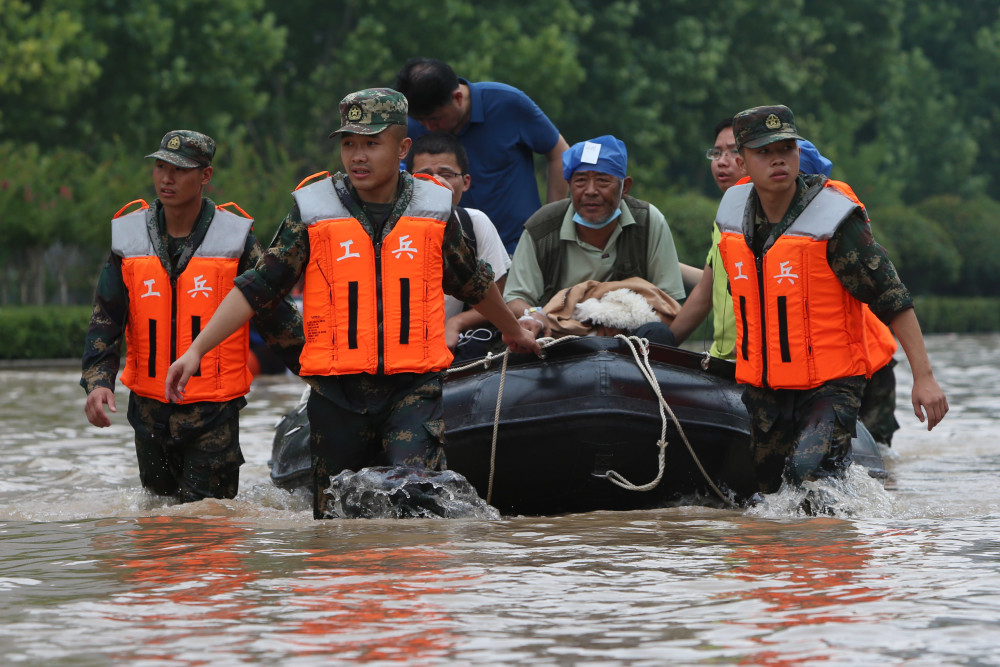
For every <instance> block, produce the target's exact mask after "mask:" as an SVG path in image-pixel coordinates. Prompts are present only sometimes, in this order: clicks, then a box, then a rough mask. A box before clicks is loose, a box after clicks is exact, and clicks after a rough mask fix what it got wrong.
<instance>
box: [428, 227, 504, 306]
mask: <svg viewBox="0 0 1000 667" xmlns="http://www.w3.org/2000/svg"><path fill="white" fill-rule="evenodd" d="M441 254H442V257H443V258H444V278H443V280H442V284H443V286H444V292H445V294H449V295H451V296H453V297H455V298H456V299H461V300H462V301H464V302H465V303H467V304H469V305H475V304H477V303H479V302H480V301H482V300H483V299H484V298H485V297H486V292H487V291H488V290H489V288H490V284H491V283H492V282H493V268H492V267H491V266H490V265H489V264H487V263H486V262H484V261H482V260H481V259H476V253H475V252H473V250H472V248H470V247H469V244H468V243H466V242H465V234H463V233H462V223H461V222H459V221H458V216H457V215H455V213H454V212H452V214H451V217H450V218H449V219H448V226H447V227H445V231H444V241H443V242H442V244H441Z"/></svg>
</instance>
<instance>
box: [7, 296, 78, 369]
mask: <svg viewBox="0 0 1000 667" xmlns="http://www.w3.org/2000/svg"><path fill="white" fill-rule="evenodd" d="M90 311H91V308H90V306H18V307H12V308H0V340H2V341H3V343H4V344H3V346H2V347H0V359H72V358H80V357H81V356H82V355H83V342H84V339H85V338H86V335H87V327H88V325H89V323H90Z"/></svg>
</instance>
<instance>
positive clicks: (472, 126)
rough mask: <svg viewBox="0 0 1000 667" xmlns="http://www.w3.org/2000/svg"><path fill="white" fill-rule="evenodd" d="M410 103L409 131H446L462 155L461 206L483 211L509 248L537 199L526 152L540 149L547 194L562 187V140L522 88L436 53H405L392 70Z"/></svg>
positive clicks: (554, 196)
mask: <svg viewBox="0 0 1000 667" xmlns="http://www.w3.org/2000/svg"><path fill="white" fill-rule="evenodd" d="M396 90H399V91H400V92H401V93H403V94H404V95H406V98H407V100H408V102H409V105H410V110H409V115H410V120H409V124H408V127H409V135H410V137H412V138H414V139H416V138H418V137H420V136H421V135H423V134H427V133H428V132H448V133H449V134H454V135H455V136H457V137H458V138H459V140H460V141H461V142H462V145H463V146H464V147H465V150H466V151H467V152H468V155H469V173H470V174H471V176H472V185H471V187H470V188H469V189H468V190H467V191H466V192H465V194H464V195H462V201H461V203H462V205H463V206H468V207H471V208H477V209H480V210H482V211H484V212H485V213H486V214H487V215H488V216H489V217H490V219H491V220H492V221H493V224H494V225H496V228H497V230H498V231H499V232H500V238H502V239H503V242H504V245H505V246H506V248H507V252H508V253H513V252H514V248H515V246H516V245H517V241H518V239H519V238H520V236H521V232H522V230H523V226H524V221H525V220H527V219H528V218H529V217H530V216H531V214H532V213H534V212H535V211H537V210H538V208H539V207H540V206H541V200H540V199H539V197H538V184H537V182H536V180H535V167H534V157H533V156H534V154H535V153H538V154H540V155H544V156H545V160H546V175H547V182H548V185H547V201H549V202H553V201H558V200H560V199H562V198H563V197H565V196H566V193H567V192H568V190H567V187H566V182H565V181H564V180H563V179H562V154H563V151H565V150H566V149H567V148H568V147H569V146H568V144H567V143H566V140H565V139H564V138H563V136H562V135H561V134H559V130H557V129H556V126H555V125H553V124H552V121H550V120H549V118H548V117H547V116H546V115H545V114H544V113H543V112H542V110H541V109H539V108H538V105H537V104H535V103H534V102H533V101H532V100H531V98H529V97H528V96H527V95H525V94H524V93H523V92H522V91H520V90H518V89H517V88H513V87H512V86H508V85H506V84H503V83H494V82H480V83H470V82H469V81H467V80H465V79H462V78H460V77H458V76H456V74H455V72H454V70H452V68H451V67H450V66H449V65H448V64H447V63H444V62H441V61H440V60H434V59H431V58H412V59H410V60H408V61H407V62H406V64H405V65H403V67H402V69H400V70H399V72H398V74H397V75H396Z"/></svg>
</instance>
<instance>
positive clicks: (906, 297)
mask: <svg viewBox="0 0 1000 667" xmlns="http://www.w3.org/2000/svg"><path fill="white" fill-rule="evenodd" d="M826 258H827V261H828V262H829V263H830V268H831V269H832V270H833V272H834V274H835V275H836V276H837V278H838V279H839V280H840V283H841V284H842V285H843V286H844V289H846V290H847V291H848V292H850V294H851V295H852V296H853V297H854V298H856V299H857V300H858V301H861V302H863V303H867V304H868V305H869V307H870V308H871V309H872V312H873V313H875V316H876V317H878V318H879V319H880V320H882V321H883V322H885V323H886V324H888V323H889V322H891V321H892V318H893V317H895V316H896V314H898V313H900V312H902V311H904V310H906V309H907V308H912V307H913V297H912V296H910V291H909V290H908V289H906V285H904V284H903V283H902V282H901V281H900V279H899V275H898V274H897V273H896V267H895V266H893V265H892V261H891V260H890V259H889V255H888V254H887V253H886V252H885V248H883V247H882V246H880V245H879V244H878V243H876V242H875V239H874V237H872V232H871V225H869V224H868V223H866V222H865V220H864V218H863V217H862V214H861V213H855V214H854V215H852V216H851V217H850V218H848V219H847V220H845V221H844V223H843V224H842V225H841V226H840V227H839V228H838V229H837V231H836V233H834V235H833V237H832V238H831V239H830V242H829V244H828V245H827V249H826Z"/></svg>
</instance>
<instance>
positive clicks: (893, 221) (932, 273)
mask: <svg viewBox="0 0 1000 667" xmlns="http://www.w3.org/2000/svg"><path fill="white" fill-rule="evenodd" d="M868 211H869V213H870V215H871V216H872V234H873V235H874V236H875V240H876V241H877V242H878V243H879V244H880V245H882V246H883V247H884V248H885V249H886V250H887V251H888V253H889V257H890V258H891V259H892V263H893V265H895V267H896V271H897V272H898V273H899V277H900V278H901V279H902V281H903V283H904V284H905V285H906V286H907V288H909V290H910V292H912V293H915V294H947V293H949V292H951V291H952V290H953V289H954V286H955V284H956V283H957V281H958V278H959V272H960V271H961V268H962V255H961V253H959V251H958V248H957V247H956V245H955V243H954V241H953V237H952V236H950V235H949V234H948V233H947V232H946V231H945V230H944V229H943V228H942V226H941V225H940V224H938V222H937V220H938V219H936V218H933V217H928V216H925V215H923V214H922V213H921V211H919V210H918V209H916V208H913V207H906V206H901V205H896V206H890V207H888V208H882V209H877V210H876V209H873V208H869V209H868Z"/></svg>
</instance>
